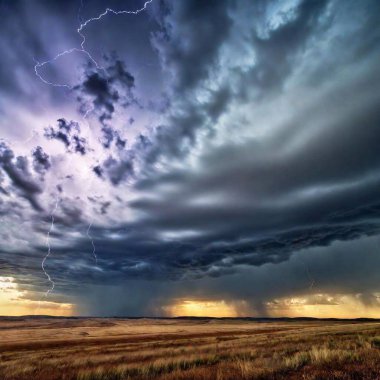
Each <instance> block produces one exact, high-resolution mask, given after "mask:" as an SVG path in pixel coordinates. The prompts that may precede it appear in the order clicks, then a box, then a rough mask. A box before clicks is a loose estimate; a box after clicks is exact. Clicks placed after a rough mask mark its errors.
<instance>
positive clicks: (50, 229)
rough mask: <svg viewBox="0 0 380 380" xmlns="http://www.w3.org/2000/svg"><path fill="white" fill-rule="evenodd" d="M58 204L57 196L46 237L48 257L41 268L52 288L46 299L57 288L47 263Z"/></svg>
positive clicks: (46, 294)
mask: <svg viewBox="0 0 380 380" xmlns="http://www.w3.org/2000/svg"><path fill="white" fill-rule="evenodd" d="M58 203H59V197H58V196H57V198H56V200H55V205H54V208H53V210H52V212H51V215H50V217H51V223H50V228H49V231H48V232H47V235H46V245H47V248H48V249H47V253H46V255H45V257H44V258H43V260H42V263H41V268H42V270H43V272H44V274H45V276H46V278H47V279H48V281H49V282H50V288H49V289H48V290H47V291H46V293H45V297H47V296H48V295H49V294H50V293H51V292H52V291H53V290H54V287H55V283H54V281H53V279H52V278H51V276H50V274H49V273H48V272H47V271H46V269H45V263H46V260H47V259H48V258H49V256H50V254H51V246H50V234H51V232H52V231H53V228H54V214H55V212H56V211H57V208H58Z"/></svg>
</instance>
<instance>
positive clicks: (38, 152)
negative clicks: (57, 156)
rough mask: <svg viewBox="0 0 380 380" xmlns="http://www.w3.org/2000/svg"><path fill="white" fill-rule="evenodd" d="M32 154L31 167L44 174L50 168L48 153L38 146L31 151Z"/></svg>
mask: <svg viewBox="0 0 380 380" xmlns="http://www.w3.org/2000/svg"><path fill="white" fill-rule="evenodd" d="M32 156H33V168H34V170H35V171H36V172H37V173H39V174H41V175H42V174H44V173H45V172H46V171H47V170H49V169H50V167H51V163H50V158H49V155H48V154H46V153H45V152H44V150H43V149H42V148H41V147H40V146H38V147H36V148H35V149H34V150H33V151H32Z"/></svg>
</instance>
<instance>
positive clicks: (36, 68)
mask: <svg viewBox="0 0 380 380" xmlns="http://www.w3.org/2000/svg"><path fill="white" fill-rule="evenodd" d="M152 2H153V0H148V1H146V2H145V3H144V5H143V7H141V8H139V9H136V10H134V11H130V10H121V11H115V10H113V9H111V8H106V10H105V11H104V12H103V13H101V14H99V15H98V16H97V17H92V18H89V19H88V20H86V21H85V22H83V23H81V24H80V25H79V27H78V29H77V33H78V34H79V36H80V37H81V40H82V41H81V43H80V48H76V47H74V48H71V49H68V50H64V51H62V52H60V53H58V54H57V55H56V56H55V57H54V58H52V59H49V60H47V61H43V62H39V61H38V60H35V62H36V64H35V66H34V72H35V74H36V76H37V77H38V78H39V79H40V80H41V81H42V82H43V83H45V84H47V85H50V86H54V87H65V88H68V89H72V87H71V86H70V85H68V84H60V83H54V82H50V81H48V80H46V79H45V78H44V77H43V76H42V75H41V74H40V73H39V69H41V68H42V67H44V66H45V65H47V64H51V63H53V62H55V61H56V60H57V59H59V58H61V57H63V56H65V55H68V54H72V53H75V52H77V53H82V54H85V55H86V56H87V57H88V59H89V60H90V61H91V62H92V63H93V64H94V65H95V67H96V68H97V69H98V70H104V68H103V67H101V66H100V65H99V64H98V62H97V61H96V60H95V59H94V58H93V57H92V55H91V54H90V53H89V52H88V51H87V50H86V49H85V48H84V44H85V43H86V36H85V35H84V34H83V31H84V29H85V28H86V27H87V25H88V24H90V23H92V22H94V21H99V20H101V19H102V18H103V17H105V16H107V15H108V14H114V15H122V14H130V15H137V14H139V13H141V12H143V11H145V10H146V8H147V6H148V5H149V4H150V3H152ZM82 8H83V2H81V6H80V8H79V11H78V19H80V17H79V12H80V11H81V10H82Z"/></svg>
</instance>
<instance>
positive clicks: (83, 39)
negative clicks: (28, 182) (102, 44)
mask: <svg viewBox="0 0 380 380" xmlns="http://www.w3.org/2000/svg"><path fill="white" fill-rule="evenodd" d="M152 2H153V0H148V1H145V3H144V5H143V7H141V8H139V9H137V10H120V11H115V10H113V9H111V8H106V10H105V11H104V12H102V13H100V14H99V15H98V16H97V17H92V18H89V19H87V20H86V21H84V22H81V20H82V17H81V15H80V13H81V11H82V9H83V0H81V3H80V7H79V9H78V21H79V23H80V25H79V27H78V29H77V33H78V34H79V36H80V37H81V43H80V48H78V47H73V48H71V49H68V50H64V51H62V52H60V53H58V54H57V55H56V56H55V57H53V58H52V59H49V60H46V61H43V62H40V61H38V60H36V59H35V65H34V72H35V74H36V76H37V77H38V78H39V79H40V80H41V81H42V82H43V83H45V84H46V85H49V86H53V87H61V88H67V89H69V90H71V89H72V86H70V85H69V84H64V83H54V82H51V81H49V80H47V79H45V78H44V77H43V76H42V75H41V74H40V69H41V68H43V67H44V66H45V65H49V64H52V63H54V62H55V61H57V60H58V59H59V58H61V57H64V56H66V55H70V54H72V53H81V54H84V55H86V56H87V58H88V59H89V60H90V61H91V62H92V63H93V64H94V65H95V67H96V68H97V69H98V70H103V71H105V69H104V68H103V67H101V66H100V65H99V64H98V62H97V61H96V60H95V59H94V58H93V57H92V55H91V53H90V52H89V51H87V50H86V49H85V47H84V45H85V43H86V36H85V35H84V34H83V32H84V30H85V28H86V27H87V25H89V24H90V23H92V22H95V21H99V20H101V19H102V18H103V17H105V16H107V15H108V14H114V15H122V14H131V15H137V14H139V13H141V12H143V11H145V10H146V8H147V6H148V5H149V4H150V3H152ZM93 110H94V108H93V107H91V108H90V109H88V110H86V112H85V114H84V115H83V118H84V119H85V120H86V121H87V123H88V127H89V131H91V127H90V123H89V122H88V118H87V117H88V115H89V114H90V113H91V112H92V111H93ZM58 203H59V198H58V197H57V199H56V202H55V207H54V209H53V211H52V213H51V224H50V229H49V231H48V233H47V237H46V245H47V247H48V250H47V253H46V255H45V257H44V258H43V260H42V263H41V268H42V270H43V272H44V274H45V276H46V278H47V279H48V281H49V282H50V284H51V286H50V288H49V289H48V290H47V291H46V293H45V297H47V296H48V295H49V294H50V293H51V292H52V291H53V290H54V287H55V283H54V281H53V279H52V278H51V276H50V275H49V273H48V272H47V271H46V269H45V263H46V260H47V259H48V258H49V256H50V254H51V246H50V233H51V232H52V230H53V228H54V214H55V212H56V211H57V208H58ZM92 224H93V222H92V221H91V223H90V224H89V226H88V228H87V237H88V239H89V240H91V244H92V255H93V257H94V260H95V263H96V265H97V264H98V258H97V255H96V247H95V244H94V240H93V238H92V236H91V235H90V230H91V227H92ZM40 302H41V301H40ZM40 302H39V305H38V308H39V307H40Z"/></svg>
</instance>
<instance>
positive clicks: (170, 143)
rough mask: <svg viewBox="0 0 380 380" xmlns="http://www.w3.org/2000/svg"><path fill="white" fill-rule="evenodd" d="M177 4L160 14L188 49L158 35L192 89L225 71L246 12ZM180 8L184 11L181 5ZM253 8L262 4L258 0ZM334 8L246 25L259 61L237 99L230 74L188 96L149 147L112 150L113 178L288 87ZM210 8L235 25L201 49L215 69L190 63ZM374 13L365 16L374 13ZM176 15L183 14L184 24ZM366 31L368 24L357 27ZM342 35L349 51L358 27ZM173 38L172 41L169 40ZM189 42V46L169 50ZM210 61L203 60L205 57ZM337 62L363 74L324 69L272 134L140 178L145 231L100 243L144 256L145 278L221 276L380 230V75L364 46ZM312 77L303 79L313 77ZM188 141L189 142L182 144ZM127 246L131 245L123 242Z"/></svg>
mask: <svg viewBox="0 0 380 380" xmlns="http://www.w3.org/2000/svg"><path fill="white" fill-rule="evenodd" d="M370 4H371V3H370V2H368V6H370ZM176 6H177V7H178V8H176ZM330 6H331V7H332V8H330V10H331V9H332V10H333V11H337V8H334V7H335V6H336V5H335V4H332V3H330ZM173 7H174V8H175V9H174V10H173V11H172V12H171V13H169V14H168V15H166V16H164V18H165V22H164V26H165V27H166V26H167V25H169V24H170V25H171V26H172V28H171V29H168V30H166V29H165V32H166V34H170V33H173V34H174V35H175V37H178V36H180V35H181V31H186V32H188V34H189V35H187V36H186V39H188V41H190V42H189V43H188V46H187V45H186V44H185V43H184V42H183V41H182V40H181V41H180V40H179V39H178V40H175V39H174V40H170V35H169V36H168V35H166V36H165V33H164V34H163V35H161V36H160V38H162V39H163V40H159V41H158V42H157V41H156V43H157V44H159V43H160V42H161V43H162V45H160V49H161V50H160V52H161V54H162V55H163V59H165V58H166V59H167V61H165V62H166V64H167V66H168V67H171V66H173V67H177V66H178V68H180V69H178V70H177V71H176V70H174V71H173V72H174V73H175V74H176V75H175V83H176V86H178V87H174V89H175V90H174V91H177V90H176V89H177V88H180V89H181V90H182V91H183V90H184V88H185V87H186V86H188V87H186V88H188V90H189V91H190V90H192V89H193V87H192V86H193V84H194V85H195V84H197V83H198V81H199V82H202V83H204V81H206V80H207V78H208V75H211V74H210V73H212V72H215V71H217V70H218V57H219V56H218V54H219V53H218V52H220V48H221V46H223V45H224V44H227V43H229V42H228V41H229V40H228V38H229V37H228V30H230V28H233V27H234V26H235V27H236V24H234V23H237V22H238V21H239V20H238V19H237V18H235V19H234V17H237V16H236V15H235V16H232V15H231V13H230V11H231V9H232V10H233V7H232V8H231V7H230V3H229V2H218V4H217V5H215V6H210V7H206V8H205V9H203V8H202V7H200V8H199V9H198V8H197V9H195V8H194V9H193V8H191V7H190V8H189V9H188V8H187V7H186V5H183V4H182V3H181V5H173ZM182 7H183V8H182ZM268 7H269V5H268ZM243 8H244V7H243ZM183 9H186V12H185V14H186V17H185V16H183V14H182V13H181V12H182V11H183ZM191 9H193V11H192V12H191ZM248 9H249V10H250V11H256V12H258V10H260V7H259V6H257V7H254V6H252V7H251V8H250V7H248ZM327 9H328V7H327V2H300V4H299V5H298V6H297V7H296V9H295V11H294V14H293V16H292V17H291V18H289V19H288V20H286V19H285V21H283V24H281V25H279V26H277V28H274V27H273V28H272V29H270V30H268V31H267V32H266V33H267V34H266V35H262V34H260V33H259V32H258V31H257V29H255V27H250V26H247V28H248V33H247V34H248V35H250V36H251V42H250V43H251V44H252V46H253V48H254V49H255V51H256V52H257V59H256V61H255V63H254V64H253V65H252V67H251V68H250V69H249V70H241V71H240V72H238V75H237V77H235V79H236V78H238V79H237V80H238V84H239V86H238V87H239V91H238V92H237V94H236V93H235V96H234V90H233V89H231V87H230V86H229V85H228V82H222V83H221V84H220V86H219V87H217V88H216V89H214V90H213V91H212V92H211V95H210V96H209V98H208V100H207V101H205V102H201V103H200V102H198V103H192V100H191V99H189V100H188V102H187V103H186V102H185V103H182V109H181V113H178V114H176V115H175V114H173V115H171V116H170V118H169V121H170V123H168V124H167V125H164V126H162V127H161V128H159V129H158V130H157V134H156V135H155V136H154V138H153V139H150V140H149V144H146V145H144V144H143V145H142V146H140V148H141V150H140V151H141V152H142V153H141V154H139V155H136V156H132V157H131V158H129V160H125V161H122V162H120V161H118V160H116V159H112V158H109V159H108V160H107V161H106V162H107V164H106V169H107V170H108V171H110V172H112V173H113V174H112V177H111V178H112V183H114V184H118V183H119V182H120V181H122V180H123V179H124V180H125V179H127V178H128V176H126V177H124V176H123V175H124V173H125V172H127V173H130V172H133V170H132V167H133V166H132V163H131V159H132V160H133V159H134V157H138V158H139V159H141V157H145V162H146V163H147V165H149V164H150V163H154V162H155V161H156V159H157V157H159V156H164V157H166V158H167V157H169V158H171V159H173V160H176V159H179V157H181V156H182V157H183V156H186V154H185V153H186V152H187V151H188V149H191V148H189V146H190V147H191V146H192V145H193V144H196V142H197V133H198V131H199V130H201V129H203V130H208V129H212V126H211V125H210V124H211V123H210V121H214V122H215V121H216V120H218V118H219V117H220V116H221V114H222V113H225V112H226V111H228V110H231V109H233V108H236V107H237V104H238V103H242V104H250V103H251V102H254V101H257V102H258V103H256V106H257V107H258V106H260V105H263V103H262V102H263V101H264V99H263V97H262V96H260V97H259V98H258V97H257V94H258V92H259V93H260V94H263V95H266V96H267V97H272V98H273V96H274V93H273V90H274V89H275V88H277V89H281V92H283V91H285V86H286V85H287V83H288V82H289V81H290V80H291V78H292V75H294V73H295V70H296V69H297V66H299V65H298V64H301V63H302V64H305V62H304V61H305V60H306V62H308V61H307V55H306V56H305V55H304V52H307V51H312V50H310V49H313V47H314V45H315V43H316V41H318V40H319V39H320V38H323V37H325V36H326V35H328V33H329V32H331V33H333V28H336V25H334V24H333V23H331V22H330V21H331V18H330V14H329V13H328V12H327ZM199 10H202V12H199ZM214 12H215V13H214ZM258 14H260V13H259V12H258ZM211 16H215V17H216V19H217V20H218V18H220V19H221V20H223V22H226V23H227V24H223V22H222V21H221V22H220V23H219V22H216V23H215V25H219V24H220V25H222V24H223V25H228V28H227V31H226V30H223V31H221V33H220V34H219V35H218V36H217V37H216V35H217V33H213V32H212V33H210V38H211V41H210V45H212V44H211V42H212V41H213V43H216V41H217V47H215V46H214V45H212V47H213V48H212V54H211V53H210V55H207V54H206V55H202V56H201V57H199V59H200V67H202V65H205V67H206V66H207V68H208V69H207V70H203V69H200V70H198V69H194V72H192V73H190V72H189V71H190V70H191V69H192V67H191V65H189V66H186V65H187V64H188V62H190V63H191V62H192V59H191V58H189V57H190V54H194V56H196V55H197V54H198V53H197V52H198V50H197V49H195V48H193V45H192V43H191V41H193V38H194V41H195V38H196V36H198V31H199V29H200V30H201V29H202V28H199V29H197V30H195V31H194V29H196V28H192V27H191V26H192V25H193V22H195V21H194V20H198V19H199V20H200V21H199V22H200V24H201V25H202V20H203V17H209V18H213V17H211ZM346 16H347V14H346ZM176 17H178V19H177V18H176ZM373 17H375V15H371V14H369V13H368V14H367V19H369V20H371V19H372V18H373ZM174 20H175V21H174ZM178 20H181V23H179V22H178V24H176V23H175V22H177V21H178ZM341 21H342V20H341ZM348 21H349V19H346V20H344V22H348ZM231 25H232V26H231ZM321 25H323V27H327V29H326V30H324V29H323V28H321ZM213 27H214V26H210V28H213ZM343 27H344V25H343V21H342V28H343ZM176 28H178V29H179V30H177V29H176ZM249 28H252V29H251V30H250V29H249ZM342 30H343V29H342ZM359 30H361V31H363V30H362V29H360V27H359ZM193 31H194V33H192V32H193ZM366 31H367V32H368V30H366ZM176 33H177V34H176ZM334 33H336V31H335V29H334ZM340 33H341V36H340V38H341V40H339V42H340V44H339V46H340V47H341V48H342V49H343V48H344V46H346V45H345V43H344V42H346V43H348V41H349V40H350V36H349V35H347V36H344V33H343V32H340ZM373 33H377V31H373ZM212 37H215V38H217V40H216V41H215V40H214V39H212ZM165 39H166V41H171V44H170V46H169V47H168V46H167V45H166V41H165ZM342 39H343V42H342ZM204 40H207V37H205V38H204ZM366 40H373V36H372V35H365V34H363V35H362V41H361V43H365V42H364V41H366ZM163 41H164V42H163ZM202 41H203V40H202ZM182 43H183V45H181V46H178V47H176V46H174V47H173V45H176V44H178V45H180V44H182ZM202 43H203V42H202ZM205 44H206V43H205ZM185 46H186V49H188V50H186V54H187V55H185V54H183V55H182V54H174V53H173V51H181V49H185ZM233 48H234V47H233V46H231V53H232V52H233ZM372 48H373V50H372V51H371V54H372V55H373V56H375V55H376V54H377V56H378V55H379V49H378V46H374V45H372ZM166 49H167V50H166ZM353 49H356V46H353ZM334 54H339V52H334ZM305 57H306V58H305ZM219 58H220V57H219ZM194 59H195V58H194ZM203 59H204V60H205V61H204V62H207V64H206V63H202V62H203ZM183 60H184V61H186V62H183ZM176 65H177V66H176ZM313 65H315V63H313ZM341 65H342V66H341V67H342V69H343V68H344V67H354V68H355V67H359V68H361V69H362V70H364V71H362V72H361V74H360V75H359V76H357V75H356V76H355V75H353V76H352V78H345V79H344V80H343V81H341V80H340V79H337V81H336V83H334V80H332V81H331V80H329V81H327V78H325V77H321V78H322V79H324V80H325V81H326V82H322V83H321V84H320V87H319V88H318V89H316V90H315V93H314V94H313V96H315V101H314V102H313V103H312V104H310V105H307V106H304V107H299V110H297V112H290V113H289V115H292V116H291V117H290V118H289V117H288V116H287V118H286V119H285V121H284V122H283V123H282V124H283V125H282V128H281V129H279V130H278V131H277V132H276V133H273V134H270V133H269V134H268V135H267V136H266V137H264V138H261V139H260V140H259V139H255V138H248V139H247V140H246V141H245V142H239V143H233V142H228V141H227V142H226V143H224V144H222V145H220V146H219V147H217V148H213V149H211V150H210V152H209V153H206V154H204V155H203V156H201V158H200V165H201V168H198V169H192V168H188V167H185V168H184V169H183V170H181V169H179V170H177V171H175V170H172V171H171V172H170V173H169V174H159V173H156V174H155V173H154V172H153V173H151V174H150V175H149V176H148V178H145V179H142V180H140V181H138V182H137V184H136V188H137V189H139V190H142V191H144V192H145V193H146V194H147V196H146V197H144V196H140V197H139V198H138V199H137V200H136V201H134V202H132V203H130V206H131V207H132V208H133V209H135V210H136V211H137V212H139V215H140V218H139V220H138V222H137V223H132V224H128V225H125V227H124V228H126V229H127V230H132V231H139V232H138V233H136V232H135V233H133V232H131V233H130V234H129V235H127V236H124V237H123V236H121V237H120V239H116V240H115V241H113V242H112V243H111V242H108V241H107V239H106V237H104V241H100V242H97V244H98V246H99V252H100V254H101V252H102V251H104V252H107V253H108V255H109V257H110V258H111V257H114V260H115V262H117V260H118V259H117V258H118V257H119V259H121V257H128V258H129V259H130V260H132V262H135V261H136V262H138V261H139V260H140V262H141V263H144V265H142V266H141V267H139V268H140V269H141V268H142V270H140V271H138V276H139V277H140V278H141V277H143V276H144V270H145V271H146V273H145V275H146V276H147V277H148V276H152V273H154V274H155V276H156V277H166V276H168V273H169V274H170V275H169V277H172V278H176V279H178V278H183V277H184V276H185V277H187V276H189V277H201V276H219V275H223V274H225V273H231V272H233V271H234V270H236V269H234V268H235V267H236V266H238V265H255V266H260V265H264V264H267V263H279V262H283V261H285V260H288V259H289V257H291V254H292V253H293V252H295V251H298V250H304V249H307V248H312V247H317V246H329V245H330V244H332V243H333V242H334V241H336V240H352V239H356V238H359V237H365V236H371V235H374V234H378V233H379V226H380V223H379V216H380V215H379V205H380V202H379V199H378V194H377V189H378V187H379V185H380V172H379V166H380V156H379V153H378V152H379V150H378V149H377V141H379V138H380V130H379V126H380V116H379V115H380V114H379V112H378V107H377V105H378V104H379V101H380V93H379V90H378V88H379V83H380V77H379V72H378V69H377V65H376V64H375V61H374V59H372V60H371V61H370V62H368V61H367V60H366V57H361V58H360V59H359V58H358V57H357V56H356V55H349V56H346V61H345V62H341ZM319 66H320V68H322V67H323V66H324V62H323V61H321V62H319ZM315 69H318V67H313V70H315ZM182 70H183V71H182ZM236 71H239V70H238V69H236ZM317 71H318V70H316V71H314V73H313V74H315V72H317ZM353 72H354V71H353ZM182 73H185V74H183V77H186V78H190V77H191V78H192V81H191V83H186V81H185V80H181V78H182ZM195 73H196V74H195ZM310 75H311V74H310ZM310 78H311V77H306V81H307V80H310ZM246 84H248V85H249V87H248V89H247V91H245V94H239V92H240V89H243V88H244V86H245V85H246ZM176 94H177V93H176ZM179 94H180V91H179V90H178V95H179ZM347 94H350V96H347ZM243 95H244V96H243ZM236 96H237V98H236ZM290 96H291V95H290ZM236 101H237V102H236ZM275 107H276V105H274V106H273V110H272V111H274V112H275V111H276V108H275ZM296 108H297V107H296ZM291 111H293V110H291ZM239 122H245V123H247V124H253V125H254V124H255V120H248V118H246V119H245V121H239ZM363 125H365V127H362V126H363ZM247 128H249V125H247ZM184 141H187V142H190V143H191V144H190V145H189V144H184V145H183V143H184ZM135 151H138V150H137V149H136V150H135ZM122 164H124V165H126V166H125V168H126V170H124V169H123V166H122ZM121 173H122V174H123V175H121ZM167 189H170V190H167ZM147 236H149V239H147V238H146V237H147ZM103 244H104V245H103ZM126 246H128V249H127V250H125V249H123V248H122V247H126ZM121 252H123V253H121ZM122 268H124V269H122ZM152 268H153V269H152ZM134 269H135V267H133V266H132V267H130V266H128V265H126V266H123V265H121V266H120V272H121V273H122V272H123V271H124V270H125V271H126V272H125V273H127V274H128V275H132V274H131V273H133V270H134ZM152 271H153V272H152ZM134 273H137V272H134Z"/></svg>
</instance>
